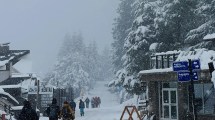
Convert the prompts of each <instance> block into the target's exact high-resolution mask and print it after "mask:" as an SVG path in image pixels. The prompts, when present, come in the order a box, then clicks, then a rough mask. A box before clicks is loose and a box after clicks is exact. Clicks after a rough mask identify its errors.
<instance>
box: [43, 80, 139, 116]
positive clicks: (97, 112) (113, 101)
mask: <svg viewBox="0 0 215 120" xmlns="http://www.w3.org/2000/svg"><path fill="white" fill-rule="evenodd" d="M107 83H108V82H105V81H97V83H96V85H95V86H96V87H95V88H94V89H93V90H91V91H90V92H89V93H88V94H85V96H84V97H83V98H86V97H88V98H90V99H91V97H93V96H99V97H100V98H101V106H100V108H88V109H87V108H85V116H83V117H81V116H80V112H79V109H78V108H77V107H76V120H119V119H120V117H121V114H122V112H123V110H124V107H125V106H126V105H135V103H136V100H135V99H131V100H129V101H127V102H124V103H123V104H121V105H120V104H119V102H118V101H119V100H118V99H119V98H118V97H119V96H117V95H116V94H114V93H110V92H109V91H108V89H109V88H108V87H106V86H105V85H106V84H107ZM77 100H78V99H77ZM76 102H77V101H76ZM76 104H78V102H77V103H76ZM126 117H127V118H128V116H127V114H125V116H124V119H126ZM136 118H137V117H136V114H135V113H134V120H137V119H136ZM40 120H48V118H47V117H41V119H40Z"/></svg>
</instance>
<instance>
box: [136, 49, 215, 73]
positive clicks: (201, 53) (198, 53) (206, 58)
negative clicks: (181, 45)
mask: <svg viewBox="0 0 215 120" xmlns="http://www.w3.org/2000/svg"><path fill="white" fill-rule="evenodd" d="M170 53H177V52H170ZM160 54H164V53H156V55H160ZM188 59H191V60H194V59H199V60H200V65H201V69H208V63H209V62H214V63H215V51H213V50H207V49H195V50H194V51H180V54H179V55H178V57H177V59H176V61H188ZM169 71H173V68H172V67H170V68H165V69H151V70H143V71H140V72H139V74H147V73H158V72H169Z"/></svg>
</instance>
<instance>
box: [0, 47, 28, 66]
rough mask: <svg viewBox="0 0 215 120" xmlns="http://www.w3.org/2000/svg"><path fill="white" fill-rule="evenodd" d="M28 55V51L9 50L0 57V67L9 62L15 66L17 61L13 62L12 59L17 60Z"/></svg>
mask: <svg viewBox="0 0 215 120" xmlns="http://www.w3.org/2000/svg"><path fill="white" fill-rule="evenodd" d="M28 53H30V50H9V51H8V52H7V53H5V54H1V55H0V66H4V65H5V64H7V63H9V62H10V61H11V62H12V64H15V63H16V62H18V61H16V60H14V61H13V59H19V58H20V57H23V56H24V55H27V54H28Z"/></svg>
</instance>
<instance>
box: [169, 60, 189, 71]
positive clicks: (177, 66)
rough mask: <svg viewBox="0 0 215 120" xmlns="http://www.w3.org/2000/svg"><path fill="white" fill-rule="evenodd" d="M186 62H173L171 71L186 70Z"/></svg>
mask: <svg viewBox="0 0 215 120" xmlns="http://www.w3.org/2000/svg"><path fill="white" fill-rule="evenodd" d="M188 64H189V63H188V62H187V61H180V62H174V63H173V65H172V66H173V71H183V70H188Z"/></svg>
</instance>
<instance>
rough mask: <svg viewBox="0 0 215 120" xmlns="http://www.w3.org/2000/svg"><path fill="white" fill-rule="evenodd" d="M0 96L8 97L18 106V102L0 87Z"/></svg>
mask: <svg viewBox="0 0 215 120" xmlns="http://www.w3.org/2000/svg"><path fill="white" fill-rule="evenodd" d="M0 94H3V95H5V96H7V97H9V98H10V99H12V100H13V101H14V102H16V103H17V104H19V102H18V101H17V100H16V99H15V98H14V97H13V96H11V95H10V94H9V93H7V92H5V91H4V90H3V88H1V86H0Z"/></svg>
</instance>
